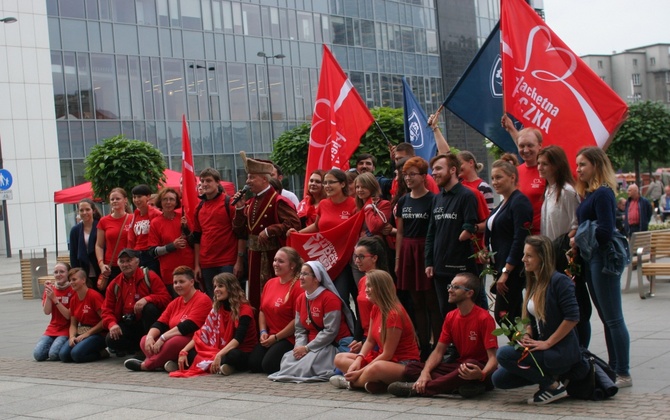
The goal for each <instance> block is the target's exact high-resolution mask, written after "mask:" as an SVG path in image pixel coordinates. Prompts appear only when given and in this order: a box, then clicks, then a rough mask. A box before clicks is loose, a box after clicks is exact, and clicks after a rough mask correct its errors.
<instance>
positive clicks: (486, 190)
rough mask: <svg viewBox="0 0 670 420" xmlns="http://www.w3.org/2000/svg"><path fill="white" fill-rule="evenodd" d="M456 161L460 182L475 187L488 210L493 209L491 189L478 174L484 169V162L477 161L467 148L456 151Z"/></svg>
mask: <svg viewBox="0 0 670 420" xmlns="http://www.w3.org/2000/svg"><path fill="white" fill-rule="evenodd" d="M458 161H459V162H460V163H461V171H460V177H461V184H463V185H465V186H468V187H471V188H476V189H477V190H478V191H479V192H480V193H482V195H483V196H484V199H485V200H486V206H487V207H488V209H489V211H491V210H493V209H494V208H495V205H494V204H493V189H492V188H491V186H490V185H489V184H487V183H486V182H484V180H483V179H481V178H480V177H479V175H478V174H479V172H481V171H482V169H484V164H483V163H481V162H477V159H476V158H475V155H474V154H473V153H472V152H468V151H467V150H461V151H460V152H458Z"/></svg>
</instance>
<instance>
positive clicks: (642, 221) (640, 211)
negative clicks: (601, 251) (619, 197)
mask: <svg viewBox="0 0 670 420" xmlns="http://www.w3.org/2000/svg"><path fill="white" fill-rule="evenodd" d="M653 214H654V209H653V208H652V207H651V203H649V200H647V199H646V198H644V197H642V196H641V195H640V188H639V187H638V186H637V185H635V184H630V185H629V186H628V200H627V202H626V219H625V220H626V222H625V227H626V232H627V233H628V237H629V238H630V237H631V235H632V234H633V233H635V232H646V231H648V230H649V222H650V221H651V216H653Z"/></svg>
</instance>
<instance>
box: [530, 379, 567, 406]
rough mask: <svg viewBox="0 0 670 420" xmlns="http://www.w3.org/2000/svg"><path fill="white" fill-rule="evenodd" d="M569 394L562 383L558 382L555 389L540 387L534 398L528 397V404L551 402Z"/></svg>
mask: <svg viewBox="0 0 670 420" xmlns="http://www.w3.org/2000/svg"><path fill="white" fill-rule="evenodd" d="M567 396H568V391H567V390H566V389H565V387H564V386H563V384H562V383H560V382H559V383H558V386H557V387H556V388H555V389H540V390H539V391H537V392H536V393H535V395H534V396H533V398H529V399H528V404H549V403H550V402H554V401H556V400H560V399H561V398H565V397H567Z"/></svg>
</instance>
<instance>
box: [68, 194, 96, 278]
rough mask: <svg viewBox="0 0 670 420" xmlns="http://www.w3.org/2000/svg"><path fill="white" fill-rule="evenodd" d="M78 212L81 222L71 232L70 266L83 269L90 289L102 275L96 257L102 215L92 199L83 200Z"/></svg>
mask: <svg viewBox="0 0 670 420" xmlns="http://www.w3.org/2000/svg"><path fill="white" fill-rule="evenodd" d="M77 210H78V214H79V218H80V219H81V222H79V223H77V224H76V225H74V226H72V229H71V230H70V266H71V267H72V268H78V267H81V268H82V269H83V270H84V272H85V273H86V276H87V278H88V287H94V286H95V283H96V281H97V278H98V276H99V275H100V266H99V265H98V261H97V259H96V257H95V243H96V240H97V238H98V221H99V220H100V218H101V217H102V214H100V210H98V206H96V205H95V203H94V202H93V200H91V199H90V198H84V199H82V200H81V201H80V202H79V204H78V205H77Z"/></svg>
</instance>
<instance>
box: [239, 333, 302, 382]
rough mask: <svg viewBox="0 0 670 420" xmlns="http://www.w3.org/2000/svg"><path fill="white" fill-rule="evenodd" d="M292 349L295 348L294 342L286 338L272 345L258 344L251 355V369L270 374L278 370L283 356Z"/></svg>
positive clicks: (255, 371)
mask: <svg viewBox="0 0 670 420" xmlns="http://www.w3.org/2000/svg"><path fill="white" fill-rule="evenodd" d="M291 350H293V344H292V343H291V342H290V341H288V340H286V339H283V340H279V341H278V342H276V343H274V344H273V345H271V346H270V347H263V346H262V345H260V344H256V347H254V349H253V350H252V351H251V355H250V356H249V369H250V370H251V371H252V372H254V373H266V374H268V375H270V374H272V373H275V372H278V371H279V368H280V364H281V359H282V357H283V356H284V354H285V353H286V352H289V351H291Z"/></svg>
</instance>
